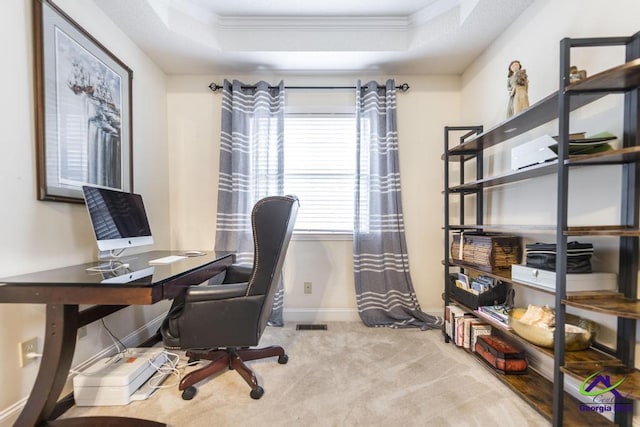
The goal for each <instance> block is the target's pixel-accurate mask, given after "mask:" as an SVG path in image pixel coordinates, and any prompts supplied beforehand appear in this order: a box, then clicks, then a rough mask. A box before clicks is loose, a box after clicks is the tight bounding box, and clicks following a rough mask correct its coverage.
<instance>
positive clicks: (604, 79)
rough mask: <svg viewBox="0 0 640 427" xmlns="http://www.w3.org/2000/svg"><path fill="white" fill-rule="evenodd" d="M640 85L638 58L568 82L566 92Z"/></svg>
mask: <svg viewBox="0 0 640 427" xmlns="http://www.w3.org/2000/svg"><path fill="white" fill-rule="evenodd" d="M638 86H640V58H639V59H634V60H633V61H629V62H627V63H625V64H622V65H620V66H618V67H614V68H610V69H608V70H605V71H603V72H601V73H598V74H594V75H593V76H591V77H589V78H587V79H585V80H582V81H579V82H576V83H573V84H570V85H569V86H567V87H566V88H565V91H566V92H578V91H579V92H591V91H595V92H601V91H623V90H629V89H633V88H636V87H638Z"/></svg>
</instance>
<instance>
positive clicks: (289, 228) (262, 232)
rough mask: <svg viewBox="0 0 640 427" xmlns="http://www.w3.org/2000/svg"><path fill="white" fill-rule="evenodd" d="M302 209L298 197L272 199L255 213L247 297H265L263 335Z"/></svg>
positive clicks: (264, 199) (262, 322)
mask: <svg viewBox="0 0 640 427" xmlns="http://www.w3.org/2000/svg"><path fill="white" fill-rule="evenodd" d="M298 207H299V202H298V198H297V197H295V196H269V197H265V198H263V199H261V200H259V201H258V202H257V203H256V204H255V206H254V207H253V210H252V212H251V226H252V228H253V248H254V259H253V271H252V273H251V277H250V278H249V286H248V288H247V295H264V296H265V298H264V302H263V304H262V312H261V313H260V321H259V323H260V324H259V328H260V331H262V330H264V328H265V327H266V325H267V322H268V321H269V316H270V315H271V307H272V305H273V299H274V296H275V293H276V288H277V284H278V281H279V280H280V276H281V272H282V264H283V263H284V258H285V255H286V253H287V248H288V247H289V241H290V240H291V235H292V234H293V226H294V224H295V221H296V216H297V213H298Z"/></svg>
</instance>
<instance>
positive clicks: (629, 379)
mask: <svg viewBox="0 0 640 427" xmlns="http://www.w3.org/2000/svg"><path fill="white" fill-rule="evenodd" d="M562 370H563V372H565V373H567V374H569V375H571V376H573V377H575V378H577V379H579V380H584V379H586V378H588V377H590V376H591V375H593V374H594V373H596V372H598V371H601V374H603V375H609V376H610V377H611V384H615V383H617V382H618V381H620V380H621V379H622V378H625V377H626V379H625V380H624V382H623V383H622V384H621V385H619V386H618V387H616V390H617V391H618V392H619V393H620V394H622V395H623V396H624V397H627V398H629V399H632V400H640V371H638V370H637V369H631V368H627V367H626V366H624V365H622V364H621V363H616V362H615V361H605V362H576V363H566V364H565V366H564V367H563V368H562Z"/></svg>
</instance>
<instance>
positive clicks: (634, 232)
mask: <svg viewBox="0 0 640 427" xmlns="http://www.w3.org/2000/svg"><path fill="white" fill-rule="evenodd" d="M449 230H451V231H469V230H483V231H518V232H520V233H522V232H530V233H534V232H535V233H553V234H555V231H556V227H555V225H530V224H453V225H449ZM564 234H565V235H566V236H612V237H615V236H618V237H623V236H624V237H639V236H640V229H638V228H631V227H626V226H622V225H589V226H571V227H568V228H567V230H565V231H564Z"/></svg>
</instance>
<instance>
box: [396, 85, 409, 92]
mask: <svg viewBox="0 0 640 427" xmlns="http://www.w3.org/2000/svg"><path fill="white" fill-rule="evenodd" d="M398 89H400V92H406V91H408V90H409V84H407V83H402V84H401V85H400V86H399V87H398Z"/></svg>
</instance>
